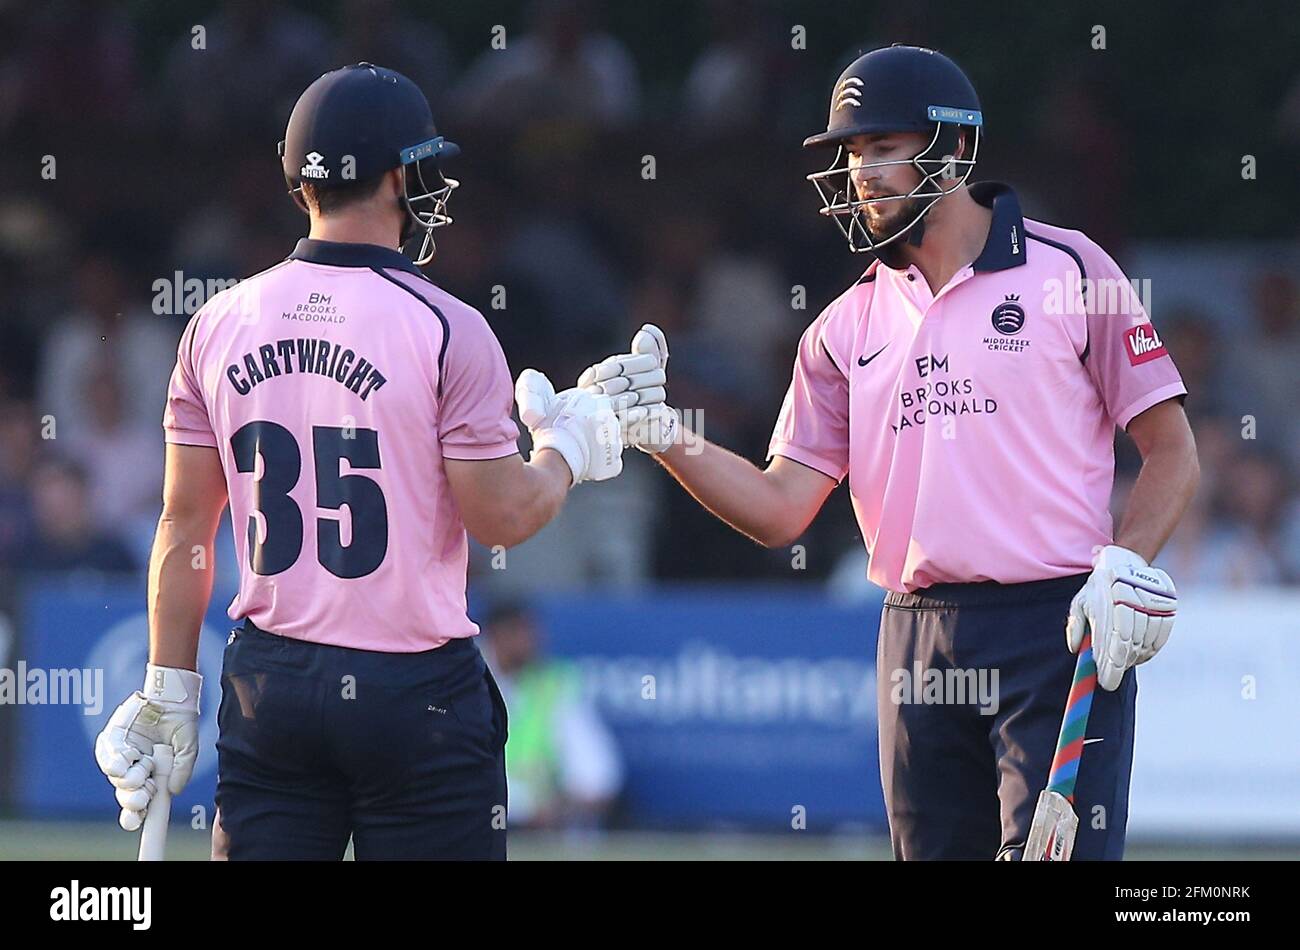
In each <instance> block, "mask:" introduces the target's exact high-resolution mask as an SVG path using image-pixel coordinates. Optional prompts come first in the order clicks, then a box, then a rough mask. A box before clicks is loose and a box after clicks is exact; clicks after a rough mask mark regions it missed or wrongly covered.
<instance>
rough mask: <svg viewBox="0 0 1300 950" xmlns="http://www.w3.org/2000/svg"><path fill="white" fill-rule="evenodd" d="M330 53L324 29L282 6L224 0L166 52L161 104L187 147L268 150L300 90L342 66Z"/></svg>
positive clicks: (278, 1) (272, 1)
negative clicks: (239, 144) (248, 144)
mask: <svg viewBox="0 0 1300 950" xmlns="http://www.w3.org/2000/svg"><path fill="white" fill-rule="evenodd" d="M200 28H201V30H202V33H197V32H195V31H197V30H199V29H200ZM200 40H201V42H202V44H203V45H202V47H201V48H196V47H198V45H199V43H200ZM332 46H333V43H332V42H331V40H330V34H329V33H328V32H327V31H326V29H325V26H324V24H322V23H321V22H320V21H319V20H317V19H316V18H315V17H313V16H310V15H308V14H306V13H302V12H301V11H299V10H295V9H294V8H293V7H291V6H290V5H289V4H287V3H284V2H282V0H226V2H225V3H224V4H222V7H221V10H220V12H218V13H215V14H213V15H210V16H206V17H203V18H201V19H200V20H199V22H198V23H196V24H195V25H194V27H193V29H186V30H185V31H184V32H183V33H182V34H181V35H180V37H179V38H177V40H176V42H175V43H174V44H173V45H172V49H171V52H170V54H169V55H168V58H167V66H166V69H165V70H164V78H163V83H162V86H161V89H160V93H161V95H160V98H161V99H162V101H163V102H166V103H168V104H169V106H170V109H169V112H170V118H171V119H172V120H173V123H174V127H175V128H176V130H177V131H178V132H179V133H180V134H181V135H183V136H184V137H185V138H186V139H187V140H188V141H189V142H192V143H196V144H197V143H214V144H215V143H217V142H225V141H228V140H229V138H230V136H231V135H232V134H236V135H237V136H239V137H240V138H242V139H254V140H255V139H257V138H265V139H266V140H267V142H268V147H269V144H270V143H274V142H275V141H276V140H277V139H278V138H279V137H280V135H282V134H283V132H284V125H285V123H286V122H287V121H288V119H289V112H290V111H291V110H292V109H293V104H294V102H295V101H297V98H298V96H299V94H301V92H302V91H303V89H304V88H306V86H307V84H308V83H310V82H311V81H312V80H313V79H315V78H316V77H317V76H319V75H320V74H321V73H323V72H325V71H326V70H328V69H329V68H330V67H331V65H335V66H340V65H344V64H342V63H334V64H331V63H330V61H329V56H330V50H331V48H332ZM272 136H274V137H272ZM268 154H269V153H268Z"/></svg>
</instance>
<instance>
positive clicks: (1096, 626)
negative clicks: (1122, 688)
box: [1065, 544, 1178, 690]
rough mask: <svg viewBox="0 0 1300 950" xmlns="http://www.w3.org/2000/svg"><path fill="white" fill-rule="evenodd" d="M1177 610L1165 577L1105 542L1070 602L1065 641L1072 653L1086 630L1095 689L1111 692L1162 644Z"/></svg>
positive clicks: (1170, 583)
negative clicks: (1093, 662)
mask: <svg viewBox="0 0 1300 950" xmlns="http://www.w3.org/2000/svg"><path fill="white" fill-rule="evenodd" d="M1177 612H1178V592H1177V591H1176V590H1175V589H1174V582H1173V581H1172V580H1170V579H1169V575H1168V574H1166V573H1165V572H1164V571H1162V570H1160V568H1158V567H1152V566H1151V565H1149V564H1148V563H1147V562H1146V561H1145V560H1143V559H1142V557H1141V556H1140V555H1138V554H1135V553H1134V552H1133V551H1130V550H1129V549H1128V548H1121V547H1118V546H1116V545H1113V544H1109V545H1107V546H1106V547H1104V548H1102V549H1101V550H1100V551H1099V552H1098V553H1097V556H1096V558H1094V560H1093V570H1092V574H1091V575H1089V577H1088V581H1087V583H1086V584H1084V585H1083V589H1082V590H1080V591H1079V593H1078V594H1076V595H1075V597H1074V601H1073V602H1072V603H1071V604H1070V616H1069V619H1067V620H1066V622H1065V642H1066V645H1067V646H1069V648H1070V652H1071V653H1077V652H1079V646H1080V644H1082V643H1083V636H1084V633H1085V632H1086V631H1088V630H1091V631H1092V654H1093V657H1094V658H1095V659H1096V661H1097V685H1099V686H1100V687H1101V688H1102V689H1109V690H1114V689H1117V688H1118V687H1119V684H1120V680H1122V679H1123V678H1124V672H1125V670H1127V669H1129V668H1130V667H1133V666H1137V665H1138V664H1139V663H1145V662H1146V661H1147V660H1149V659H1151V658H1152V657H1153V656H1155V655H1156V653H1158V652H1159V651H1160V648H1161V647H1162V646H1164V645H1165V641H1166V640H1168V639H1169V634H1170V632H1171V631H1172V630H1173V628H1174V617H1175V615H1176V614H1177Z"/></svg>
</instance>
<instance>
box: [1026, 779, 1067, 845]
mask: <svg viewBox="0 0 1300 950" xmlns="http://www.w3.org/2000/svg"><path fill="white" fill-rule="evenodd" d="M1078 831H1079V816H1078V815H1076V814H1075V813H1074V809H1073V808H1072V807H1071V806H1070V802H1069V801H1068V800H1067V799H1066V797H1065V796H1064V795H1062V794H1061V793H1060V792H1053V791H1051V790H1050V789H1043V790H1042V791H1041V792H1039V794H1038V806H1037V807H1036V808H1035V809H1034V821H1033V824H1031V825H1030V826H1029V840H1028V842H1027V843H1026V844H1025V853H1024V855H1023V857H1022V858H1021V860H1023V861H1068V860H1070V854H1071V853H1072V852H1073V851H1074V836H1075V835H1076V834H1077V833H1078Z"/></svg>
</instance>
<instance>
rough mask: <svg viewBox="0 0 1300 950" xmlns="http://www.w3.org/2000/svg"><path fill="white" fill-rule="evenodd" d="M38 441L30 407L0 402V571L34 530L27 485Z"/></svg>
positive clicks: (18, 555) (21, 553)
mask: <svg viewBox="0 0 1300 950" xmlns="http://www.w3.org/2000/svg"><path fill="white" fill-rule="evenodd" d="M38 444H39V441H38V439H37V435H36V415H35V413H34V412H33V411H32V407H31V406H29V405H27V404H25V403H19V402H5V403H0V570H3V569H5V568H7V567H15V566H17V564H18V563H20V562H21V560H22V559H23V558H24V557H25V555H26V550H27V545H28V543H29V542H30V540H31V538H32V535H33V534H35V531H36V517H35V512H34V511H33V508H32V498H31V492H30V491H29V490H28V487H27V486H28V480H29V478H30V476H31V471H32V468H33V466H34V465H35V462H36V453H37V446H38Z"/></svg>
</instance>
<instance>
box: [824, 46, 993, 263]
mask: <svg viewBox="0 0 1300 950" xmlns="http://www.w3.org/2000/svg"><path fill="white" fill-rule="evenodd" d="M983 124H984V119H983V115H982V114H981V112H980V101H979V97H978V96H977V95H976V94H975V87H974V86H972V85H971V82H970V80H969V79H967V78H966V74H965V73H963V72H962V71H961V68H960V67H959V66H958V65H957V64H956V63H954V62H953V61H952V60H951V59H949V58H948V57H947V56H944V55H943V54H942V53H939V52H936V51H935V50H932V49H924V48H922V47H919V46H901V45H898V44H895V45H894V46H889V47H885V48H883V49H877V50H872V51H871V52H870V53H867V54H866V55H865V56H861V57H859V58H858V59H856V60H854V61H853V62H852V63H851V64H850V65H849V67H848V69H846V70H844V72H843V73H842V74H841V75H840V78H839V79H838V80H837V81H836V83H835V87H834V89H833V90H832V92H831V104H830V118H829V119H828V120H827V123H826V131H824V132H818V133H817V134H816V135H810V136H808V138H806V139H805V140H804V143H803V144H804V147H805V148H818V147H826V146H830V145H837V146H839V151H838V152H837V153H836V156H835V160H834V161H833V162H832V163H831V166H830V167H829V168H827V169H826V170H825V171H820V172H815V173H813V174H811V175H809V176H807V177H808V180H809V181H810V182H812V184H813V187H815V188H816V189H817V193H818V194H819V195H820V196H821V198H822V208H821V213H822V214H824V215H826V216H828V217H830V218H831V220H833V221H834V222H835V223H836V224H837V225H838V226H839V228H840V231H841V232H843V234H844V236H845V237H846V238H847V239H848V242H849V250H851V251H853V252H855V253H858V252H863V251H873V252H874V251H878V250H879V249H880V248H882V247H885V246H886V245H888V244H891V243H893V242H894V241H896V240H898V239H899V238H901V237H903V235H905V234H908V232H912V235H911V237H910V240H911V242H912V243H913V244H920V243H921V235H922V234H923V233H924V224H922V219H923V218H924V217H925V215H926V213H927V212H929V210H930V209H931V208H932V207H934V203H935V202H936V201H937V200H939V199H940V198H942V197H943V196H944V195H945V194H947V193H948V192H949V191H951V190H953V189H955V188H957V187H959V186H961V185H963V184H965V182H966V179H967V178H969V177H970V174H971V171H972V170H973V169H974V167H975V160H976V156H977V154H978V152H979V140H980V134H981V131H982V128H983ZM963 127H964V128H966V129H968V130H969V131H968V133H967V134H966V136H965V144H966V147H965V150H964V151H963V152H962V157H961V158H954V157H953V156H954V155H955V154H956V151H957V145H958V142H959V141H960V139H961V135H960V133H959V130H960V129H961V128H963ZM889 132H922V133H927V134H929V135H930V141H929V144H927V145H926V146H925V148H923V149H922V150H921V151H920V152H918V153H917V154H916V155H914V156H912V157H911V158H907V159H899V160H893V161H884V162H863V163H861V164H858V165H857V166H855V167H854V168H850V167H849V164H848V158H849V155H848V150H847V149H846V148H845V142H846V141H847V140H849V139H851V138H853V137H854V136H855V135H871V134H881V133H889ZM885 165H911V166H913V167H914V168H916V170H917V171H918V172H920V174H921V180H920V182H918V183H917V185H916V187H915V188H913V189H912V190H911V191H910V192H908V193H907V194H905V195H889V196H885V197H881V198H877V199H875V201H874V203H876V204H883V203H884V202H887V201H915V202H916V204H917V206H918V207H917V210H916V213H915V214H914V215H913V216H912V217H911V218H910V219H909V220H907V221H906V222H904V223H902V225H901V226H900V227H898V228H897V229H896V230H894V231H893V233H891V234H889V235H886V236H882V237H877V236H875V235H873V234H872V233H871V231H870V229H869V228H868V226H867V224H866V221H865V219H864V217H863V214H864V209H865V207H866V205H867V204H868V202H866V201H862V200H859V198H858V195H857V191H856V189H855V188H854V184H853V177H852V173H853V172H854V171H857V170H859V169H870V168H879V167H882V166H885ZM963 168H964V173H962V172H960V169H963ZM954 181H955V182H956V184H951V185H949V187H947V188H945V187H944V185H945V184H948V183H951V182H954ZM918 225H919V227H918Z"/></svg>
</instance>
